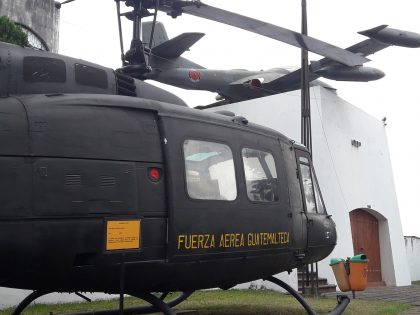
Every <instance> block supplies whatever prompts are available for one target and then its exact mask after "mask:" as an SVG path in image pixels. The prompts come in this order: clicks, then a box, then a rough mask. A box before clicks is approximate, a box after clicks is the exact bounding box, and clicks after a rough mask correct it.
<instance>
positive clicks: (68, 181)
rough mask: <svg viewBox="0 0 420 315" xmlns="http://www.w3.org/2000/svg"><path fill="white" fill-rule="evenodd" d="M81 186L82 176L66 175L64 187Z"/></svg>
mask: <svg viewBox="0 0 420 315" xmlns="http://www.w3.org/2000/svg"><path fill="white" fill-rule="evenodd" d="M81 184H82V176H80V175H79V174H67V175H66V178H65V185H67V186H77V185H81Z"/></svg>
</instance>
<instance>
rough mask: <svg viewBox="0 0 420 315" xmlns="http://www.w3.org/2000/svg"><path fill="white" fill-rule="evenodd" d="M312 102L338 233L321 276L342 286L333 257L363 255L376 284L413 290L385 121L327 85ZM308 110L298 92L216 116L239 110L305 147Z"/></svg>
mask: <svg viewBox="0 0 420 315" xmlns="http://www.w3.org/2000/svg"><path fill="white" fill-rule="evenodd" d="M311 104H312V105H311V106H312V107H311V115H312V137H313V139H312V141H313V160H314V165H315V170H316V173H317V177H318V180H319V183H320V186H321V189H322V193H323V197H324V201H325V203H326V206H327V210H328V213H329V214H332V215H333V219H334V221H335V222H336V224H337V231H338V244H337V246H336V248H335V249H334V251H333V252H332V254H331V255H330V257H328V258H326V259H325V260H323V261H322V262H321V263H320V264H319V273H320V276H321V277H325V278H327V279H328V282H329V283H335V279H334V275H333V273H332V270H331V268H330V267H329V259H330V258H331V257H340V258H346V257H348V256H353V254H354V249H355V251H356V252H360V251H363V252H364V253H366V255H367V256H368V258H369V260H370V261H369V274H368V281H369V282H372V283H371V285H387V286H393V285H396V286H403V285H410V284H411V278H410V271H409V268H408V262H407V255H406V250H405V244H404V237H403V232H402V227H401V220H400V214H399V209H398V202H397V196H396V192H395V186H394V180H393V174H392V168H391V161H390V156H389V150H388V144H387V138H386V130H385V126H384V124H383V122H382V121H378V120H377V119H375V118H373V117H371V116H370V115H368V114H366V113H365V112H363V111H362V110H360V109H359V108H357V107H355V106H353V105H351V104H349V103H348V102H346V101H345V100H343V99H341V98H340V97H338V96H337V94H336V93H335V92H334V91H331V90H328V89H325V88H322V87H319V86H317V87H314V88H311ZM300 108H301V105H300V91H293V92H289V93H285V94H279V95H274V96H270V97H265V98H261V99H256V100H252V101H247V102H242V103H235V104H229V105H224V106H220V107H215V108H211V109H208V110H211V111H217V110H229V111H232V112H234V113H235V114H236V115H241V116H244V117H246V118H248V120H250V121H252V122H254V123H258V124H261V125H265V126H268V127H270V128H273V129H276V130H278V131H280V132H281V133H283V134H285V135H286V136H288V137H290V138H292V139H294V140H296V141H297V142H300V120H301V118H300ZM350 218H351V219H350ZM350 221H352V222H350ZM352 229H353V231H354V232H355V233H354V237H352Z"/></svg>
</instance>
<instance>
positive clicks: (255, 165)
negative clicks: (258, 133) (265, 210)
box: [242, 148, 279, 202]
mask: <svg viewBox="0 0 420 315" xmlns="http://www.w3.org/2000/svg"><path fill="white" fill-rule="evenodd" d="M242 160H243V162H244V171H245V180H246V191H247V195H248V198H249V199H250V200H251V201H262V202H273V201H278V200H279V194H278V180H277V171H276V164H275V163H274V158H273V155H272V154H271V153H268V152H264V151H260V150H255V149H249V148H244V149H242Z"/></svg>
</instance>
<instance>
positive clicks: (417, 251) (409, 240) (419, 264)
mask: <svg viewBox="0 0 420 315" xmlns="http://www.w3.org/2000/svg"><path fill="white" fill-rule="evenodd" d="M404 240H405V250H406V252H407V259H408V265H409V267H410V275H411V281H419V280H420V237H417V236H404Z"/></svg>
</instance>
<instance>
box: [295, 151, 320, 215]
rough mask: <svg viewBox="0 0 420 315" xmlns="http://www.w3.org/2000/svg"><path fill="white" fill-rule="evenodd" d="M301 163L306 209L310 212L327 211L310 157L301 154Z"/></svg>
mask: <svg viewBox="0 0 420 315" xmlns="http://www.w3.org/2000/svg"><path fill="white" fill-rule="evenodd" d="M299 165H300V173H301V176H302V185H303V191H304V194H305V202H306V210H307V211H308V213H317V212H318V213H322V214H324V213H326V211H325V206H324V202H323V201H322V198H321V191H320V189H319V185H318V182H317V181H316V177H315V174H314V171H313V168H312V165H311V163H310V162H309V159H308V158H306V157H303V156H300V157H299Z"/></svg>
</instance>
